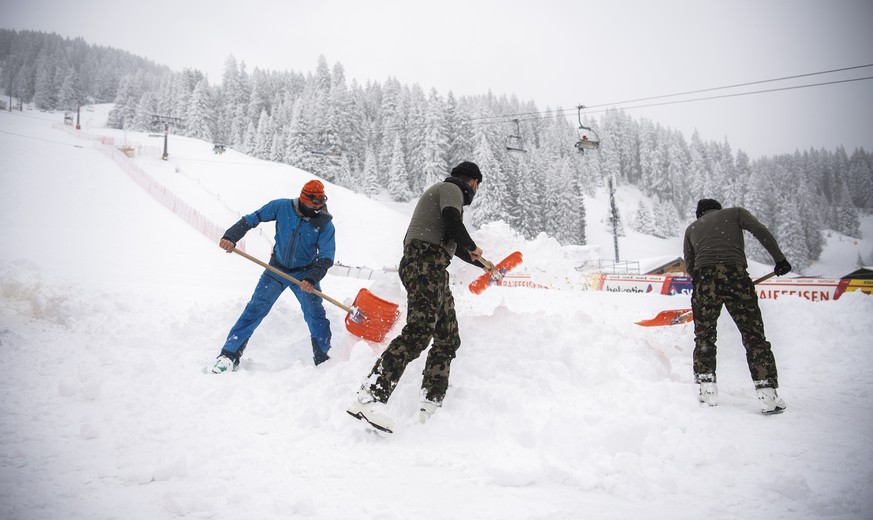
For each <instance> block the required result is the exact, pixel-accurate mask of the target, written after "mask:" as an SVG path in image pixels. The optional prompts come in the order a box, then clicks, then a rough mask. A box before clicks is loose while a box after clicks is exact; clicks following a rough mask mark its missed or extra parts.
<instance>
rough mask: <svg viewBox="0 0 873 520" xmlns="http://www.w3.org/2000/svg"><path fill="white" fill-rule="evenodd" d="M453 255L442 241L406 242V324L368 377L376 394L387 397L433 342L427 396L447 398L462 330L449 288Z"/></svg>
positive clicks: (403, 272) (426, 375) (382, 399)
mask: <svg viewBox="0 0 873 520" xmlns="http://www.w3.org/2000/svg"><path fill="white" fill-rule="evenodd" d="M450 261H451V257H450V256H449V254H448V252H447V251H446V250H445V248H443V247H442V246H440V245H435V244H429V243H427V242H423V241H420V240H413V241H411V242H410V243H409V244H408V245H406V246H405V247H404V248H403V258H402V259H401V261H400V269H399V274H400V281H401V282H402V283H403V287H405V288H406V295H407V296H406V301H407V311H406V325H405V326H404V327H403V331H401V333H400V335H399V336H397V337H396V338H394V339H393V340H392V341H391V343H390V344H389V345H388V348H387V349H386V350H385V352H383V353H382V355H381V356H380V357H379V359H378V360H377V361H376V365H375V366H374V367H373V370H372V371H371V372H370V376H369V377H368V379H367V381H368V382H369V390H370V393H371V394H372V395H373V397H374V398H375V399H376V400H378V401H380V402H383V403H384V402H387V401H388V398H389V397H391V393H392V392H394V388H395V387H396V386H397V382H398V381H399V380H400V376H402V375H403V371H404V370H406V365H408V364H409V363H410V362H411V361H412V360H414V359H416V358H417V357H418V356H419V355H421V353H422V352H424V350H425V349H426V348H427V346H428V344H429V343H430V341H431V339H433V346H432V347H431V349H430V351H429V352H428V355H427V360H426V361H425V365H424V372H423V375H424V377H423V379H422V382H421V388H422V394H423V397H424V398H425V399H427V400H429V401H432V402H434V403H441V402H442V400H443V398H444V397H445V395H446V391H447V390H448V387H449V369H450V367H451V364H452V359H454V358H455V353H456V352H457V350H458V347H460V346H461V336H460V333H459V332H458V318H457V315H456V314H455V299H454V298H453V297H452V291H451V290H450V289H449V273H448V272H447V271H446V268H448V266H449V262H450Z"/></svg>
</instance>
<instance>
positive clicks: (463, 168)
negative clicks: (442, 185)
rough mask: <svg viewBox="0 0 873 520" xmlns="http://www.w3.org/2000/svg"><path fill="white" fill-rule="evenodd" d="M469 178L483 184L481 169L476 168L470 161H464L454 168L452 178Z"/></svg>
mask: <svg viewBox="0 0 873 520" xmlns="http://www.w3.org/2000/svg"><path fill="white" fill-rule="evenodd" d="M461 176H464V177H469V178H471V179H476V180H477V181H479V182H482V172H481V171H479V167H478V166H476V163H474V162H470V161H464V162H462V163H460V164H458V165H457V166H455V167H454V168H452V177H461Z"/></svg>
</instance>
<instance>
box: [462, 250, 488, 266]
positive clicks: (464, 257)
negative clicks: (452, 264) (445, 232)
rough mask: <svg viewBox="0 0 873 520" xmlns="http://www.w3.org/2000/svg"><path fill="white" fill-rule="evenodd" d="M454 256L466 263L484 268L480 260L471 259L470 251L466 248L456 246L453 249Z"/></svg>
mask: <svg viewBox="0 0 873 520" xmlns="http://www.w3.org/2000/svg"><path fill="white" fill-rule="evenodd" d="M455 256H457V257H458V258H460V259H461V260H463V261H465V262H467V263H468V264H473V265H475V266H476V267H481V268H482V269H485V266H484V265H482V262H480V261H479V260H473V259H472V258H471V257H470V252H469V251H467V250H466V249H461V248H460V247H459V248H456V249H455Z"/></svg>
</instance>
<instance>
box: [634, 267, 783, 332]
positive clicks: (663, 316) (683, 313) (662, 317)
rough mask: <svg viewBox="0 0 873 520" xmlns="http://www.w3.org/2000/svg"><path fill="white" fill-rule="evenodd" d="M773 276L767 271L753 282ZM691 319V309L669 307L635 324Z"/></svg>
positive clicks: (650, 325)
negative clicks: (667, 309)
mask: <svg viewBox="0 0 873 520" xmlns="http://www.w3.org/2000/svg"><path fill="white" fill-rule="evenodd" d="M774 276H776V273H768V274H765V275H764V276H762V277H760V278H758V279H757V280H755V281H754V282H753V283H754V284H755V285H758V284H759V283H761V282H763V281H766V280H769V279H770V278H773V277H774ZM693 319H694V315H693V314H692V312H691V309H671V310H669V311H661V312H659V313H658V315H657V316H655V317H654V318H650V319H648V320H642V321H638V322H636V324H637V325H641V326H643V327H663V326H665V325H682V324H683V323H689V322H690V321H692V320H693Z"/></svg>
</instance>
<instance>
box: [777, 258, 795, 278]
mask: <svg viewBox="0 0 873 520" xmlns="http://www.w3.org/2000/svg"><path fill="white" fill-rule="evenodd" d="M790 271H791V264H789V263H788V260H786V259H784V258H783V259H782V260H779V261H778V262H776V267H774V268H773V272H774V273H776V276H782V275H783V274H786V273H788V272H790Z"/></svg>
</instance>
